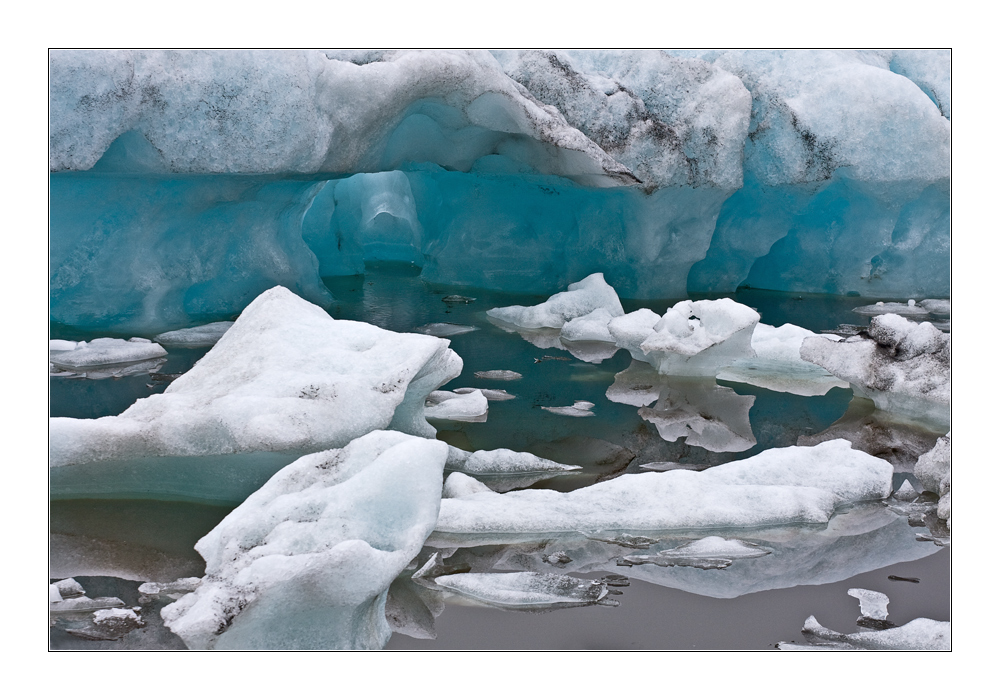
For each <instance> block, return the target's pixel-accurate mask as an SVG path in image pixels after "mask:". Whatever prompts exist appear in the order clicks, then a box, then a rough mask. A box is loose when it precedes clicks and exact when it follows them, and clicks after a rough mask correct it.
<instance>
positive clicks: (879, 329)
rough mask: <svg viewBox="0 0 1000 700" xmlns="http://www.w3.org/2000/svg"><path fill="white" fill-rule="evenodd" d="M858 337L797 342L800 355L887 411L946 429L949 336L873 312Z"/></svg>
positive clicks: (949, 367)
mask: <svg viewBox="0 0 1000 700" xmlns="http://www.w3.org/2000/svg"><path fill="white" fill-rule="evenodd" d="M865 335H867V336H868V338H865V337H863V336H855V337H852V338H846V339H844V340H841V341H839V342H834V341H832V340H830V339H828V338H822V337H812V338H806V339H805V340H804V341H803V342H802V349H801V355H802V359H803V360H806V361H807V362H812V363H814V364H817V365H820V366H821V367H823V368H824V369H826V370H828V371H829V372H830V373H832V374H834V375H835V376H837V377H840V378H841V379H844V380H846V381H849V382H850V383H851V388H853V389H854V393H855V394H857V395H859V396H867V397H868V398H870V399H871V400H872V401H874V402H875V405H876V406H877V407H878V408H880V409H882V410H884V411H888V412H890V413H901V414H903V415H907V416H910V417H912V418H916V419H919V420H923V421H925V422H927V423H928V424H929V425H931V426H933V427H937V428H940V427H945V428H946V427H947V426H948V424H949V422H950V406H951V338H950V336H949V335H946V334H944V333H942V332H941V331H939V330H938V329H936V328H934V326H932V325H931V324H930V323H927V322H924V323H919V324H918V323H913V322H912V321H907V320H906V319H905V318H903V317H901V316H898V315H895V314H885V315H882V316H876V317H875V318H873V319H872V320H871V323H870V324H869V328H868V332H867V333H866V334H865Z"/></svg>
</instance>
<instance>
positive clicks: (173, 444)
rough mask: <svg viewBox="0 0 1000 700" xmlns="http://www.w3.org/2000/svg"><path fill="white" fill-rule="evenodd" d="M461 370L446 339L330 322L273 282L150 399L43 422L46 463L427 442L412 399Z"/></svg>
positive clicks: (428, 430) (418, 403) (429, 432)
mask: <svg viewBox="0 0 1000 700" xmlns="http://www.w3.org/2000/svg"><path fill="white" fill-rule="evenodd" d="M135 345H139V344H135ZM145 345H147V346H148V345H149V344H148V343H147V344H145ZM461 369H462V360H461V358H459V357H458V355H456V354H455V353H454V352H453V351H452V350H450V349H449V348H448V341H447V340H443V339H439V338H432V337H429V336H425V335H419V334H401V333H393V332H391V331H386V330H382V329H381V328H376V327H375V326H372V325H369V324H367V323H359V322H356V321H338V320H334V319H332V318H330V316H329V315H328V314H327V313H326V312H325V311H323V310H322V309H320V308H319V307H318V306H315V305H313V304H310V303H309V302H307V301H304V300H303V299H300V298H299V297H297V296H296V295H294V294H293V293H291V292H290V291H288V290H287V289H285V288H284V287H275V288H273V289H271V290H269V291H267V292H264V293H263V294H261V295H260V296H259V297H257V299H255V300H254V301H253V302H252V303H251V304H250V305H249V306H248V307H247V308H246V310H244V312H243V313H242V314H241V315H240V317H239V319H238V320H237V321H236V323H234V324H233V326H232V328H230V329H229V331H227V332H226V334H225V335H224V336H223V337H222V339H221V340H220V341H219V342H218V343H217V344H216V345H215V347H213V348H212V349H211V350H209V351H208V353H207V354H206V355H205V356H204V357H203V358H202V359H201V360H200V361H199V362H198V363H197V364H196V365H195V366H194V367H193V368H192V369H191V370H189V371H188V372H187V373H185V374H184V375H183V376H182V377H180V378H178V379H176V380H175V381H174V382H172V383H171V384H170V386H169V387H167V389H166V390H165V391H164V392H163V393H162V394H155V395H153V396H150V397H148V398H144V399H140V400H139V401H137V402H136V403H135V404H133V405H132V406H131V407H130V408H128V409H127V410H126V411H124V412H123V413H122V414H120V415H118V416H108V417H104V418H98V419H95V420H80V419H75V418H52V419H51V420H50V433H49V435H50V452H49V455H50V464H51V465H52V466H60V465H68V464H82V463H88V462H94V461H98V460H112V459H119V460H120V459H130V458H135V457H147V456H171V455H188V456H194V455H209V454H227V453H247V452H280V451H290V452H294V451H300V452H304V451H310V450H316V449H323V448H329V447H335V446H342V445H344V444H346V443H348V442H350V441H351V440H352V439H354V438H356V437H359V436H361V435H364V434H365V433H368V432H370V431H372V430H379V429H383V428H390V429H394V430H401V431H403V432H408V433H411V434H416V435H423V436H427V437H433V436H434V434H435V431H434V428H432V427H431V426H430V425H429V424H428V423H427V421H426V420H425V419H424V400H425V398H426V397H427V394H428V393H430V392H431V391H432V390H434V389H436V388H437V387H439V386H441V385H442V384H444V383H445V382H447V381H448V380H450V379H452V378H454V377H456V376H458V374H459V373H460V372H461Z"/></svg>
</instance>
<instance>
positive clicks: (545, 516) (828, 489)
mask: <svg viewBox="0 0 1000 700" xmlns="http://www.w3.org/2000/svg"><path fill="white" fill-rule="evenodd" d="M456 479H458V480H461V481H463V483H464V481H471V478H470V477H467V476H465V475H460V474H452V475H451V476H449V477H448V482H449V483H450V482H452V481H453V480H456ZM447 488H448V487H447V485H446V489H447ZM891 491H892V465H891V464H889V463H888V462H885V461H884V460H881V459H877V458H875V457H872V456H871V455H867V454H865V453H863V452H858V451H856V450H852V449H851V447H850V443H849V442H847V441H846V440H832V441H830V442H826V443H823V444H822V445H818V446H816V447H811V448H810V447H785V448H780V449H771V450H766V451H765V452H762V453H761V454H759V455H755V456H753V457H750V458H748V459H744V460H740V461H736V462H730V463H728V464H724V465H721V466H718V467H713V468H711V469H708V470H706V471H703V472H692V471H686V470H674V471H669V472H649V473H643V474H626V475H623V476H620V477H618V478H616V479H612V480H611V481H606V482H602V483H598V484H595V485H593V486H588V487H585V488H582V489H578V490H576V491H572V492H570V493H558V492H555V491H547V490H531V491H515V492H511V493H507V494H502V495H501V494H496V493H487V492H483V491H479V492H475V490H473V489H471V488H470V489H465V493H464V494H462V495H460V496H459V497H455V498H445V499H444V500H443V501H442V505H441V516H440V518H439V520H438V524H437V526H436V528H435V534H434V537H433V538H432V539H435V540H436V541H437V540H440V541H441V542H453V541H454V542H459V543H462V544H464V545H468V546H471V544H470V543H471V542H479V543H483V544H486V543H504V542H518V541H526V540H530V539H532V538H533V537H537V536H538V535H539V534H540V533H558V532H571V531H574V532H575V531H580V530H583V531H591V532H592V531H599V530H625V531H629V532H632V531H637V530H638V531H670V530H684V529H690V528H720V529H725V528H740V527H767V526H774V525H781V524H788V523H816V524H820V523H826V522H828V521H829V520H830V518H831V516H832V515H833V513H834V511H835V509H836V508H837V507H840V506H843V505H846V504H848V503H852V502H859V501H868V500H878V499H882V498H886V497H888V496H889V494H890V493H891Z"/></svg>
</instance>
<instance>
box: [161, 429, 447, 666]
mask: <svg viewBox="0 0 1000 700" xmlns="http://www.w3.org/2000/svg"><path fill="white" fill-rule="evenodd" d="M447 456H448V448H447V445H445V444H444V443H442V442H439V441H436V440H426V439H423V438H418V437H413V436H411V435H405V434H402V433H398V432H393V431H373V432H371V433H368V434H367V435H365V436H363V437H360V438H358V439H356V440H353V441H352V442H351V443H349V444H348V445H347V446H346V447H344V448H340V449H334V450H329V451H325V452H320V453H316V454H311V455H307V456H305V457H302V458H301V459H299V460H297V461H295V462H293V463H292V464H290V465H289V466H287V467H285V468H284V469H283V470H281V471H280V472H278V473H277V474H276V475H275V476H274V477H273V478H272V479H271V480H270V481H268V482H267V483H266V484H265V485H264V486H263V487H262V488H261V489H260V490H259V491H257V492H256V493H254V494H253V495H252V496H250V497H249V498H248V499H247V500H246V501H244V502H243V504H241V505H240V506H239V507H238V508H236V509H235V510H234V511H232V512H231V513H230V514H229V515H228V516H226V518H225V519H224V520H223V521H222V522H221V523H219V525H218V526H216V527H215V528H214V529H213V530H212V531H211V532H209V533H208V534H207V535H205V537H203V538H202V539H201V540H199V541H198V544H197V545H196V546H195V548H196V549H197V550H198V553H199V554H201V555H202V557H204V559H205V563H206V567H205V577H204V578H203V579H202V581H201V584H200V585H199V586H198V588H197V589H196V590H195V591H194V592H192V593H188V594H187V595H185V596H184V597H183V598H181V599H180V600H178V601H177V602H175V603H172V604H170V605H168V606H167V607H165V608H163V610H162V612H161V615H162V617H163V620H164V622H165V623H166V624H167V626H168V627H169V628H170V629H171V630H173V632H174V633H176V634H177V635H179V636H180V637H181V638H182V639H183V640H184V642H185V644H187V646H188V648H192V649H206V648H211V649H334V648H336V649H377V648H381V647H382V646H384V645H385V643H386V642H387V641H388V639H389V636H390V635H391V630H390V628H389V625H388V623H387V622H386V617H385V604H386V597H387V593H388V589H389V587H390V585H391V584H392V582H393V580H394V579H395V578H396V577H397V576H398V575H399V574H400V573H401V572H402V571H403V569H404V568H405V567H406V565H407V564H408V563H409V562H410V561H411V560H412V559H413V558H414V557H415V556H416V555H417V554H418V553H419V552H420V549H421V547H422V546H423V544H424V540H425V539H426V538H427V536H428V535H429V534H430V532H431V530H432V529H433V528H434V523H435V522H436V520H437V516H438V508H439V504H440V499H441V481H442V474H443V470H444V465H445V461H446V459H447Z"/></svg>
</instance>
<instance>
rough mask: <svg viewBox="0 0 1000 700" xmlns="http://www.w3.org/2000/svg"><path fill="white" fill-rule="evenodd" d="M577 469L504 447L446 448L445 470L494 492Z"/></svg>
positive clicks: (579, 468)
mask: <svg viewBox="0 0 1000 700" xmlns="http://www.w3.org/2000/svg"><path fill="white" fill-rule="evenodd" d="M581 469H582V467H578V466H575V465H570V464H559V463H558V462H553V461H552V460H549V459H543V458H541V457H537V456H535V455H533V454H531V453H530V452H514V451H513V450H508V449H504V448H501V449H498V450H477V451H476V452H466V451H465V450H460V449H458V448H457V447H449V448H448V462H447V464H446V465H445V470H446V471H448V472H461V473H463V474H468V475H470V476H473V477H475V478H476V479H477V480H479V481H481V482H483V483H485V484H486V485H487V486H488V487H489V490H492V491H496V492H497V493H504V492H505V491H510V490H512V489H515V488H524V487H525V486H530V485H531V484H534V483H537V482H539V481H542V480H544V479H550V478H552V477H556V476H560V475H562V474H567V473H572V472H578V471H580V470H581Z"/></svg>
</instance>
